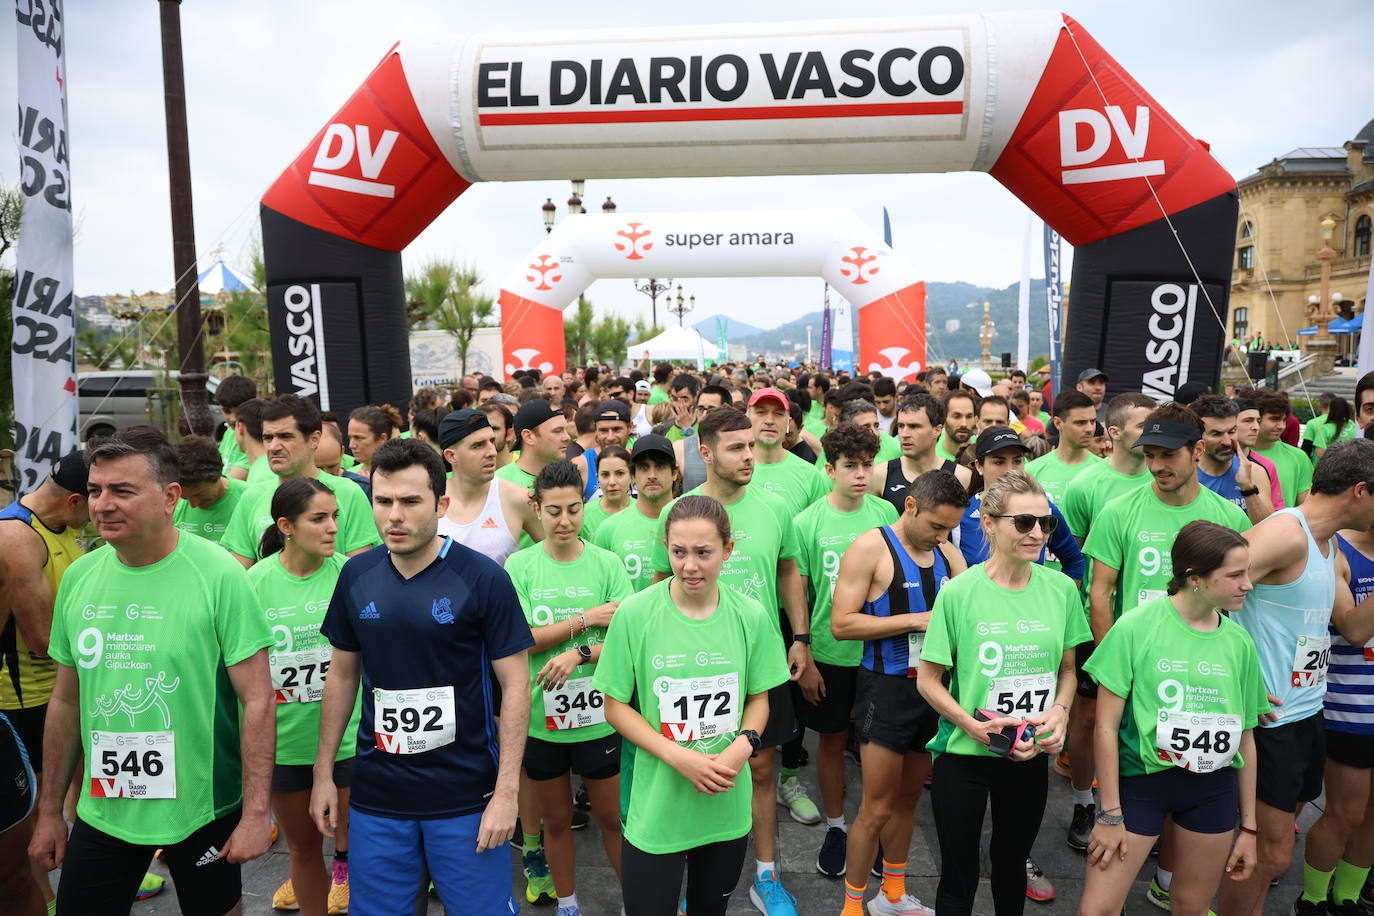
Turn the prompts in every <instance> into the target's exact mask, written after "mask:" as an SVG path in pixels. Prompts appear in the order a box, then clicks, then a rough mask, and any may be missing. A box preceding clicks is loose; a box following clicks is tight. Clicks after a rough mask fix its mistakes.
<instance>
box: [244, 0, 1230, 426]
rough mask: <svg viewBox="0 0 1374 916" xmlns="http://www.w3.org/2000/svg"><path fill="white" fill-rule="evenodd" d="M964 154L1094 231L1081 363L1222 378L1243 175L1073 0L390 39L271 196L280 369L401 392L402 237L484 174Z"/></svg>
mask: <svg viewBox="0 0 1374 916" xmlns="http://www.w3.org/2000/svg"><path fill="white" fill-rule="evenodd" d="M956 170H958V171H969V170H976V171H985V172H988V173H989V174H991V175H992V176H993V177H994V178H996V179H997V180H998V181H1000V182H1001V183H1002V184H1003V185H1005V186H1006V187H1007V188H1008V189H1009V190H1010V191H1011V192H1012V193H1013V194H1015V195H1016V196H1017V197H1019V198H1020V199H1021V200H1022V201H1024V202H1025V203H1026V205H1027V206H1029V207H1030V208H1031V209H1032V210H1034V211H1035V212H1036V213H1037V214H1039V215H1040V216H1041V217H1042V218H1043V219H1044V220H1045V221H1046V222H1047V223H1048V224H1049V225H1050V226H1052V227H1053V228H1055V229H1056V230H1058V231H1059V233H1060V234H1061V235H1062V236H1063V237H1064V238H1065V239H1067V240H1068V241H1069V243H1070V244H1072V245H1074V246H1076V251H1075V257H1074V264H1073V277H1072V280H1073V297H1072V302H1071V305H1070V310H1069V315H1068V320H1067V333H1066V345H1065V353H1064V358H1063V361H1062V367H1063V368H1062V372H1063V375H1064V380H1070V379H1073V378H1076V377H1077V374H1078V373H1079V372H1080V371H1082V370H1083V369H1084V368H1086V367H1088V366H1093V365H1100V366H1102V367H1103V368H1105V369H1107V370H1108V372H1109V373H1110V375H1111V382H1112V384H1111V386H1110V388H1111V389H1113V390H1114V391H1123V390H1142V389H1144V390H1150V391H1154V392H1156V393H1159V394H1161V395H1165V396H1167V395H1169V394H1172V393H1173V391H1174V389H1175V387H1176V386H1177V385H1179V384H1181V383H1182V382H1184V381H1188V380H1203V381H1208V382H1212V383H1215V381H1216V377H1217V373H1218V371H1219V366H1220V357H1221V348H1222V345H1223V342H1224V336H1225V335H1224V331H1225V328H1224V320H1223V317H1222V316H1225V315H1226V299H1227V295H1228V293H1229V290H1230V275H1231V263H1232V257H1233V256H1232V244H1231V238H1232V235H1233V232H1234V227H1235V220H1236V209H1237V197H1236V187H1235V181H1234V180H1233V179H1232V178H1231V176H1230V175H1229V174H1227V172H1226V171H1225V169H1223V168H1222V167H1221V165H1220V164H1219V163H1217V162H1216V160H1215V159H1213V158H1212V156H1211V155H1210V153H1209V152H1208V150H1207V147H1206V145H1205V144H1203V143H1202V142H1200V141H1198V140H1196V139H1194V138H1193V137H1192V136H1191V135H1190V134H1189V133H1188V132H1187V131H1185V130H1184V129H1183V128H1182V127H1181V126H1180V125H1179V124H1178V123H1177V122H1176V121H1175V120H1174V119H1173V118H1172V117H1170V116H1169V114H1168V113H1167V112H1166V111H1165V110H1164V109H1163V108H1161V107H1160V105H1159V103H1158V102H1156V101H1155V100H1154V99H1153V98H1151V97H1150V96H1149V94H1147V93H1146V92H1145V90H1144V89H1142V88H1141V87H1140V86H1139V85H1138V84H1137V83H1136V82H1135V80H1133V79H1132V78H1131V76H1130V74H1128V73H1127V72H1126V71H1125V70H1124V69H1122V67H1121V66H1120V64H1118V63H1117V62H1116V61H1115V60H1113V59H1112V57H1111V56H1110V55H1108V54H1107V52H1106V51H1104V50H1103V49H1102V48H1101V47H1100V46H1099V45H1098V44H1097V42H1096V41H1094V40H1093V39H1092V37H1091V36H1090V35H1089V34H1088V33H1087V31H1086V30H1084V29H1083V28H1082V27H1081V26H1080V25H1079V24H1078V23H1077V22H1075V21H1074V20H1073V19H1071V18H1069V17H1068V16H1064V15H1061V14H1058V13H1052V12H1024V13H998V14H992V15H976V14H961V15H950V16H943V17H931V18H902V19H870V20H857V19H850V20H834V21H826V22H786V23H764V24H757V25H720V26H688V27H674V28H664V29H634V30H628V29H626V30H595V31H584V32H545V33H528V34H479V35H473V36H470V37H468V38H467V39H465V40H463V41H462V42H460V43H459V44H458V45H457V46H446V47H434V46H429V45H411V44H409V43H407V44H404V45H397V46H395V47H393V48H392V49H391V50H390V51H388V52H387V54H386V56H385V57H383V59H382V62H381V63H380V64H378V66H377V68H376V69H375V70H373V71H372V73H371V74H370V75H369V76H368V77H367V79H366V81H365V82H364V83H363V85H362V86H361V87H360V88H359V89H358V90H357V91H356V92H355V93H354V94H353V95H352V96H351V97H350V98H349V99H348V101H347V102H345V103H344V105H343V107H342V108H340V109H339V111H338V113H337V114H335V115H334V117H333V118H331V119H330V122H329V123H328V124H327V125H326V126H325V127H324V128H323V129H322V130H320V132H319V133H318V134H316V136H315V138H314V139H313V140H312V141H311V142H310V144H309V145H308V146H307V147H306V148H305V150H304V151H303V152H302V153H301V154H300V155H299V156H298V157H297V158H296V160H295V161H294V162H293V163H292V164H291V165H290V166H289V167H288V168H287V169H286V171H285V172H284V173H283V174H282V175H281V176H280V177H279V178H278V179H277V180H276V181H275V182H274V183H273V184H272V186H271V187H270V188H269V189H268V191H267V193H266V194H265V195H264V196H263V201H262V237H263V250H264V260H265V262H266V269H267V283H268V305H269V310H270V317H271V328H272V350H273V357H274V365H275V367H276V382H277V388H278V390H279V391H296V392H300V393H303V394H307V395H310V396H313V397H316V398H317V399H318V400H319V402H320V403H321V405H322V406H324V407H326V408H328V409H333V410H335V411H346V410H348V409H350V408H351V407H353V406H356V405H358V404H361V403H365V402H368V401H391V402H393V403H404V400H405V398H407V397H408V394H409V385H410V382H409V379H410V375H409V366H408V363H409V359H408V352H407V334H406V321H405V301H404V300H405V294H404V289H403V282H402V280H403V277H402V272H401V256H400V252H401V249H403V248H404V247H405V246H406V245H407V244H408V243H409V242H410V241H411V240H412V239H413V238H414V237H415V236H416V235H418V234H419V233H420V231H421V230H423V229H424V227H425V226H427V225H428V224H429V223H430V222H431V221H432V220H433V219H434V218H435V217H436V216H437V215H438V214H439V213H440V212H441V211H442V210H443V209H444V208H445V207H447V206H448V205H449V203H451V202H452V201H453V200H454V199H455V198H456V197H458V195H460V194H462V193H463V191H464V190H465V189H466V188H467V187H468V186H469V185H470V184H471V183H473V182H477V181H519V180H528V179H550V178H569V177H578V178H593V179H594V178H629V177H654V176H708V175H803V174H834V173H862V172H869V173H880V172H885V173H903V172H944V171H956ZM585 218H586V219H595V217H591V216H588V217H585ZM508 317H510V316H508V315H505V314H503V320H504V319H505V318H508ZM504 337H505V344H504V346H505V348H506V354H505V355H506V359H505V362H507V363H511V364H513V365H518V364H519V362H520V361H517V360H515V359H514V358H513V356H514V350H515V349H517V348H520V347H521V346H522V344H521V342H520V340H518V339H517V335H516V334H512V333H506V334H505V335H504ZM550 362H554V363H555V364H557V362H559V361H555V360H552V359H550ZM331 369H332V370H333V371H332V372H331V371H329V370H331ZM1056 381H1059V380H1056Z"/></svg>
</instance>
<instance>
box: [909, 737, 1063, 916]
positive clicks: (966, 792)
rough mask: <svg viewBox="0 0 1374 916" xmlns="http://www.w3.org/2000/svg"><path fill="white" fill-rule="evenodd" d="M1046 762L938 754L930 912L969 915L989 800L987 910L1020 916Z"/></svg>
mask: <svg viewBox="0 0 1374 916" xmlns="http://www.w3.org/2000/svg"><path fill="white" fill-rule="evenodd" d="M1045 767H1046V758H1045V756H1044V755H1043V754H1040V755H1037V756H1036V757H1034V758H1033V759H1031V760H1028V761H1025V762H1024V763H1013V762H1012V761H1010V760H1006V759H1004V758H1002V757H974V756H965V755H962V754H941V755H940V756H939V757H936V758H935V769H934V772H933V773H932V775H931V784H930V802H931V810H932V811H933V812H934V813H935V830H936V833H937V834H938V835H939V837H940V884H939V888H938V889H937V890H936V892H935V912H937V913H939V914H940V916H968V914H970V913H972V912H973V897H974V894H975V893H976V892H977V890H978V863H979V858H980V857H979V852H978V846H979V838H980V836H981V835H982V832H983V812H984V810H985V809H986V808H987V804H988V801H989V800H991V802H992V843H991V848H990V853H991V858H992V906H993V911H994V912H996V914H997V916H1020V914H1021V912H1022V911H1023V910H1024V909H1025V906H1026V857H1027V856H1029V855H1030V851H1031V845H1032V844H1033V843H1034V842H1035V835H1036V833H1037V832H1039V830H1040V821H1041V819H1042V818H1043V817H1044V815H1045V797H1046V795H1047V794H1048V793H1049V774H1048V772H1047V771H1046V769H1045Z"/></svg>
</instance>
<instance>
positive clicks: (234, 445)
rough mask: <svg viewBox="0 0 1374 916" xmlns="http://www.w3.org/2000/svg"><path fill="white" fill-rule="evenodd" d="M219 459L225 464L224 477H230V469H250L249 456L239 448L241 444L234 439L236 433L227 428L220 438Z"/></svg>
mask: <svg viewBox="0 0 1374 916" xmlns="http://www.w3.org/2000/svg"><path fill="white" fill-rule="evenodd" d="M219 458H220V461H222V462H224V472H223V473H224V476H225V477H228V476H229V469H230V468H243V469H244V470H247V469H248V456H247V455H245V454H244V453H243V449H241V448H239V442H238V440H237V439H235V438H234V431H233V430H232V429H229V428H226V429H225V430H224V433H223V434H222V435H221V436H220V437H219Z"/></svg>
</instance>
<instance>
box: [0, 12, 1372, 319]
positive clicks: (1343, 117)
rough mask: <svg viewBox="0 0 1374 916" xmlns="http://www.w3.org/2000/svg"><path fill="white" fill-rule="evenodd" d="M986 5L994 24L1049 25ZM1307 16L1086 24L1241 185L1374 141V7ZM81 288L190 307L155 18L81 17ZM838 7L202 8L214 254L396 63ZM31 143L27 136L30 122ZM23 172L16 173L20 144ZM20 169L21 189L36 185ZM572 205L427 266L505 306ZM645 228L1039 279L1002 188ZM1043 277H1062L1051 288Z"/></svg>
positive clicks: (782, 304)
mask: <svg viewBox="0 0 1374 916" xmlns="http://www.w3.org/2000/svg"><path fill="white" fill-rule="evenodd" d="M965 6H966V4H964V3H962V2H960V3H950V2H948V0H946V2H944V3H941V4H932V3H922V2H915V3H913V2H904V3H896V2H882V0H850V2H847V3H845V4H844V5H843V7H842V10H843V12H844V13H846V14H848V15H851V16H854V17H880V16H891V15H922V14H938V13H942V12H950V11H951V10H957V9H959V8H961V7H965ZM1040 7H1043V4H1034V3H1031V4H1026V3H1015V2H998V0H989V2H982V3H978V4H975V5H974V8H975V9H978V10H979V11H986V12H993V11H997V10H1002V9H1020V8H1040ZM1308 9H1309V8H1308V7H1306V6H1303V5H1294V4H1292V3H1287V2H1253V0H1252V2H1244V3H1241V2H1235V0H1228V2H1221V3H1200V2H1197V0H1186V2H1177V0H1156V2H1152V3H1148V4H1144V3H1132V4H1125V3H1121V2H1119V0H1113V2H1106V0H1083V2H1081V3H1078V4H1075V5H1074V6H1073V7H1072V8H1071V9H1069V10H1068V12H1069V13H1070V14H1071V15H1073V16H1074V17H1075V18H1076V19H1077V20H1078V21H1079V22H1080V23H1081V24H1082V25H1083V26H1084V27H1085V28H1086V29H1087V30H1088V31H1089V32H1090V33H1091V34H1092V35H1093V36H1094V37H1095V38H1096V39H1097V40H1098V42H1099V43H1100V44H1101V45H1102V46H1103V47H1104V48H1105V49H1106V50H1107V51H1108V52H1109V53H1110V54H1112V55H1113V56H1114V57H1115V58H1116V59H1117V60H1118V61H1119V62H1120V63H1121V64H1122V65H1123V66H1124V67H1125V68H1126V70H1128V71H1129V72H1130V73H1131V74H1132V76H1134V77H1135V78H1136V80H1137V81H1138V82H1139V83H1140V84H1141V85H1142V86H1143V87H1144V88H1145V90H1146V91H1148V92H1150V93H1151V94H1152V95H1154V96H1155V98H1156V99H1158V100H1159V102H1160V103H1161V104H1162V105H1163V106H1164V107H1165V108H1166V109H1167V110H1168V111H1169V112H1170V113H1171V114H1172V115H1173V116H1174V117H1175V118H1176V119H1177V120H1178V121H1179V122H1180V123H1181V124H1182V125H1183V126H1184V128H1185V129H1187V130H1189V131H1190V132H1192V133H1193V134H1194V135H1195V136H1198V137H1200V138H1202V139H1204V140H1206V141H1208V142H1209V143H1210V144H1211V147H1212V152H1213V154H1214V155H1215V156H1216V157H1217V158H1218V159H1219V160H1220V162H1221V163H1222V164H1223V165H1224V166H1225V167H1226V168H1227V169H1229V170H1230V171H1231V173H1232V174H1233V175H1235V176H1236V177H1237V178H1241V177H1244V176H1245V175H1247V174H1249V173H1250V172H1252V171H1254V170H1255V168H1256V167H1258V166H1260V165H1261V164H1263V163H1265V162H1268V161H1269V160H1270V159H1271V158H1273V157H1275V156H1278V155H1281V154H1283V153H1285V152H1287V151H1288V150H1290V149H1292V148H1294V147H1298V146H1339V145H1340V144H1341V143H1342V142H1344V141H1345V140H1348V139H1350V138H1351V137H1353V136H1354V134H1355V132H1356V131H1358V130H1359V128H1360V127H1361V126H1362V125H1363V124H1364V123H1365V122H1367V121H1368V120H1369V119H1370V118H1371V117H1374V89H1371V87H1374V55H1372V54H1371V53H1370V48H1371V46H1374V20H1371V17H1370V15H1369V11H1370V7H1369V3H1368V2H1367V0H1324V2H1322V3H1321V4H1320V5H1319V7H1315V8H1313V9H1319V10H1320V14H1319V15H1307V14H1306V13H1307V11H1308ZM66 12H67V17H68V18H67V22H66V38H67V69H68V75H67V82H68V93H69V112H70V119H71V124H70V152H71V185H72V191H71V196H72V201H73V206H74V212H75V215H76V220H77V226H78V233H77V238H76V255H75V263H76V287H77V292H78V293H79V294H81V295H92V294H112V293H126V292H128V291H130V290H138V291H144V290H147V289H152V288H165V287H168V286H170V285H171V283H172V277H173V273H172V254H171V228H170V217H169V205H168V196H167V168H166V139H165V132H164V126H163V103H162V75H161V58H160V53H159V37H158V4H157V3H156V2H154V0H140V2H129V0H117V2H99V3H89V2H77V3H69V4H67V10H66ZM835 15H837V7H836V6H835V5H834V4H833V3H829V2H818V0H789V2H787V3H773V2H755V3H749V4H741V3H738V2H725V0H696V2H694V3H690V4H665V3H658V2H649V3H639V4H636V3H628V2H624V0H619V2H605V0H583V2H581V3H577V4H570V3H567V2H557V3H555V2H547V0H525V2H522V3H482V4H474V3H451V2H443V3H441V2H434V0H431V2H418V3H405V4H393V3H376V2H372V3H365V2H358V0H328V2H323V0H292V2H290V3H278V4H264V3H249V2H244V0H225V2H213V3H212V2H191V3H186V4H184V5H183V7H182V11H181V20H182V30H183V42H184V53H185V64H186V81H187V95H188V100H189V109H190V111H189V121H190V139H191V167H192V176H193V182H194V197H195V212H196V243H197V248H198V250H199V251H200V252H201V253H202V267H204V266H207V265H208V263H209V261H208V259H207V258H206V257H205V254H206V253H207V252H209V251H210V250H211V249H212V248H214V247H215V246H216V245H217V244H223V245H224V246H225V247H226V248H227V249H228V252H229V256H228V258H227V260H228V261H229V262H230V263H231V264H233V265H235V266H246V263H247V251H248V248H249V244H250V239H251V238H252V236H253V235H254V234H255V233H256V232H257V221H258V201H259V199H260V197H261V195H262V193H263V191H264V190H265V189H266V188H267V186H268V185H270V184H271V183H272V181H273V180H274V179H275V178H276V177H277V176H278V175H279V174H280V173H281V172H282V171H283V170H284V169H285V168H286V166H287V165H288V164H289V163H290V162H291V161H292V159H293V158H294V157H295V156H296V155H297V154H298V153H299V152H300V151H301V149H302V148H304V146H305V144H306V143H307V142H309V140H310V139H311V138H312V137H313V136H314V134H315V133H316V132H317V131H318V130H319V129H320V128H321V127H323V126H324V124H325V123H326V122H327V120H328V118H329V117H330V115H332V114H333V113H334V112H335V111H336V110H337V109H338V108H339V106H340V105H341V104H342V103H343V102H344V100H345V99H346V98H347V97H348V96H349V95H350V94H351V93H352V92H353V90H354V89H355V88H357V86H358V85H359V84H360V83H361V82H362V80H363V78H364V77H365V76H366V75H367V73H368V72H369V71H370V70H371V69H372V68H373V67H374V66H375V65H376V63H377V62H378V60H380V59H381V56H382V55H383V54H384V53H385V52H386V50H387V49H388V48H389V47H390V46H391V45H392V43H393V42H395V41H396V40H397V39H404V38H407V37H427V38H428V37H434V36H440V35H445V34H449V35H454V36H458V35H462V34H465V33H468V32H473V31H487V30H497V29H501V30H506V29H510V30H523V29H533V28H541V29H557V28H562V27H567V28H596V27H610V26H622V27H623V26H630V27H634V26H662V25H672V24H710V23H716V22H732V21H768V20H782V19H791V20H796V19H820V18H832V17H834V16H835ZM0 47H3V48H5V49H6V50H5V54H4V55H3V57H0V101H3V102H5V103H6V104H7V105H8V108H6V109H5V110H8V111H11V112H12V111H14V110H15V108H14V105H15V100H16V87H15V79H16V74H15V65H14V62H13V60H14V51H13V48H14V43H13V38H9V39H7V40H0ZM11 125H13V122H11ZM9 137H10V141H11V148H12V149H16V150H17V140H16V135H15V132H14V129H13V126H11V130H10V132H9ZM17 159H18V157H17V155H15V154H11V155H7V156H4V157H2V158H0V181H3V182H5V183H7V184H9V185H14V184H16V183H17V181H18V161H17ZM568 195H569V186H568V183H567V182H566V181H561V182H560V181H538V182H528V183H511V184H498V183H493V184H479V185H476V186H474V187H473V188H472V189H470V190H469V191H467V192H466V193H465V194H464V195H463V196H462V197H461V198H459V200H458V201H457V202H455V203H454V204H453V205H452V206H451V207H449V209H448V211H447V212H446V213H444V214H443V215H442V216H441V217H440V218H439V219H438V220H436V221H435V222H434V223H433V224H432V225H431V226H430V227H429V229H427V230H426V231H425V232H424V233H423V234H422V235H421V236H420V237H419V238H418V239H417V240H416V241H415V242H413V243H412V244H411V246H410V247H409V248H408V249H407V250H406V254H405V258H406V262H407V264H408V265H410V266H414V265H417V264H418V263H420V261H421V260H423V259H424V258H426V257H428V256H442V257H454V258H458V259H462V260H467V261H470V262H472V263H474V264H475V265H476V266H477V268H478V270H479V272H480V273H481V274H482V275H483V277H484V278H485V280H486V284H485V287H486V289H487V291H488V292H490V293H492V294H493V295H494V294H495V292H496V288H497V286H498V284H499V283H500V280H501V277H502V276H503V275H504V274H505V273H506V272H507V271H508V270H509V269H510V267H511V265H512V264H513V263H515V262H516V260H517V259H519V258H521V257H523V256H524V255H525V253H526V252H528V251H529V249H530V248H532V247H533V246H534V245H535V244H536V243H537V242H538V241H539V239H540V238H541V237H542V236H543V233H544V230H543V227H542V223H541V221H540V211H539V207H540V205H541V204H542V203H543V202H544V199H545V198H546V197H552V198H553V200H554V201H555V202H556V203H559V204H560V209H561V205H562V203H563V202H564V201H566V200H567V198H568ZM607 195H610V196H612V197H614V199H615V201H616V203H617V204H618V205H619V208H620V210H621V212H625V211H630V210H668V211H672V210H714V209H766V208H786V207H805V206H844V207H850V208H852V209H854V210H855V211H856V212H857V213H858V215H859V217H860V218H861V219H863V220H864V221H865V222H867V223H869V224H870V225H871V226H873V227H874V228H875V229H876V230H881V225H882V207H883V206H884V205H886V206H887V207H888V210H889V212H890V213H891V215H892V223H893V234H894V239H893V241H894V247H895V248H896V249H897V250H898V252H899V253H901V254H902V255H904V256H905V257H908V258H910V259H912V260H913V261H914V262H915V263H916V264H917V265H918V268H919V269H920V270H921V271H922V272H923V274H924V275H925V277H926V278H927V279H929V280H966V281H970V282H974V283H980V284H988V285H997V286H1005V285H1007V284H1009V283H1013V282H1015V281H1016V280H1017V278H1018V277H1019V275H1020V269H1021V239H1022V234H1023V232H1024V231H1025V225H1026V213H1027V211H1026V208H1025V207H1024V206H1023V205H1022V204H1021V203H1020V202H1019V201H1017V200H1016V199H1015V198H1014V197H1012V196H1011V194H1009V193H1008V192H1007V191H1005V190H1003V188H1002V187H1001V185H999V184H998V183H997V182H996V181H994V180H993V179H991V178H989V177H988V176H986V175H982V174H950V175H880V176H822V177H814V178H813V177H808V178H693V179H640V180H617V181H612V180H602V181H593V182H588V186H587V190H586V193H585V194H584V197H585V199H586V200H587V203H588V205H589V207H594V208H595V207H599V206H600V203H601V201H603V200H604V199H605V197H606V196H607ZM1034 273H1035V274H1037V275H1039V274H1041V273H1042V271H1041V270H1039V268H1038V267H1037V268H1036V269H1035V270H1034ZM682 283H683V286H684V290H685V291H686V292H690V293H693V294H695V295H696V299H697V309H698V311H697V314H696V316H695V317H698V318H700V317H705V316H707V315H711V314H714V313H716V312H725V313H727V314H734V315H737V316H739V317H740V318H742V319H744V320H748V321H749V322H751V323H754V324H760V325H764V326H773V325H776V324H778V323H781V322H783V321H786V320H789V319H791V318H795V317H797V316H799V315H801V314H803V313H805V312H808V311H812V310H814V309H816V308H819V307H820V303H821V281H820V280H819V279H814V278H805V279H803V278H798V279H738V280H722V279H715V280H682ZM588 295H589V296H590V298H592V300H593V301H594V302H595V303H596V305H597V307H598V309H599V310H602V311H605V310H611V311H616V312H619V313H620V314H622V315H627V316H633V315H638V314H645V315H647V314H648V308H649V304H648V300H647V299H646V298H645V297H643V296H641V295H638V294H636V293H635V292H634V291H633V290H632V289H631V288H630V284H629V282H628V281H625V280H603V281H600V282H598V283H596V284H594V285H593V286H592V287H591V289H590V290H589V292H588Z"/></svg>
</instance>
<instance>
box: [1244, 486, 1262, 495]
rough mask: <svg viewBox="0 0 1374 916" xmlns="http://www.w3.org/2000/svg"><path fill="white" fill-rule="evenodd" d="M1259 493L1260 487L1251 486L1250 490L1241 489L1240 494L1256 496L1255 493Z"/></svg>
mask: <svg viewBox="0 0 1374 916" xmlns="http://www.w3.org/2000/svg"><path fill="white" fill-rule="evenodd" d="M1258 493H1259V487H1251V488H1250V489H1248V490H1241V491H1240V495H1241V496H1255V495H1256V494H1258Z"/></svg>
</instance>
